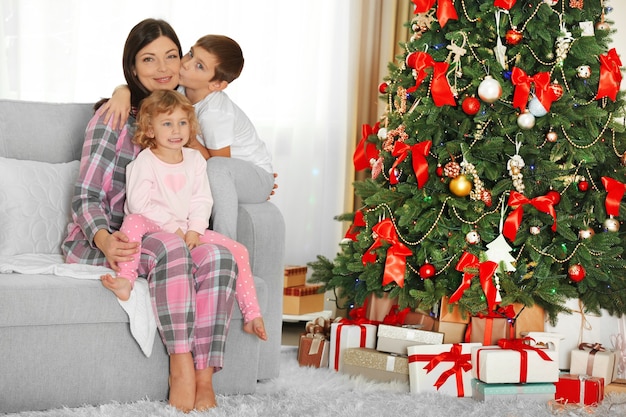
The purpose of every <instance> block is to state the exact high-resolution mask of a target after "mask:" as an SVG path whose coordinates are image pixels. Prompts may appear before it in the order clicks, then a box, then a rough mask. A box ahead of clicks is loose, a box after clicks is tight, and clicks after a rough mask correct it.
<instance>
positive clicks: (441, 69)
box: [430, 62, 456, 107]
mask: <svg viewBox="0 0 626 417" xmlns="http://www.w3.org/2000/svg"><path fill="white" fill-rule="evenodd" d="M449 66H450V64H448V63H447V62H435V64H434V71H433V80H432V83H431V85H430V91H431V93H432V95H433V101H434V102H435V106H437V107H441V106H443V105H445V104H449V105H450V106H456V100H455V99H454V95H453V94H452V89H451V88H450V83H449V82H448V76H447V72H448V67H449Z"/></svg>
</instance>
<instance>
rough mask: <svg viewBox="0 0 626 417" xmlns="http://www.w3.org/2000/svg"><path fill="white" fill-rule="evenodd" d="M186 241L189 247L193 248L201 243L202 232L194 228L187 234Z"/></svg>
mask: <svg viewBox="0 0 626 417" xmlns="http://www.w3.org/2000/svg"><path fill="white" fill-rule="evenodd" d="M185 243H186V244H187V247H188V248H189V249H193V248H195V247H196V246H198V245H199V244H200V234H199V233H198V232H194V231H193V230H189V231H188V232H187V233H186V234H185Z"/></svg>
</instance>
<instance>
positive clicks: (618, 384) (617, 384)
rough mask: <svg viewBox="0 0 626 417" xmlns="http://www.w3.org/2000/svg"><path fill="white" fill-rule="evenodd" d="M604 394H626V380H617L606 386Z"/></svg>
mask: <svg viewBox="0 0 626 417" xmlns="http://www.w3.org/2000/svg"><path fill="white" fill-rule="evenodd" d="M604 392H617V393H623V394H626V379H616V380H614V381H613V382H611V383H610V384H609V385H605V386H604Z"/></svg>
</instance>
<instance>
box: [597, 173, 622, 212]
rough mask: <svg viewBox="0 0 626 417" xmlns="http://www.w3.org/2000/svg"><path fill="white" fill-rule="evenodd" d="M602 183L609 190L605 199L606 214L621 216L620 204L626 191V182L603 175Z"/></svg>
mask: <svg viewBox="0 0 626 417" xmlns="http://www.w3.org/2000/svg"><path fill="white" fill-rule="evenodd" d="M602 185H604V189H605V190H606V192H607V195H606V199H605V200H604V207H605V208H606V214H608V215H610V216H619V206H620V204H621V202H622V198H623V197H624V193H625V192H626V184H623V183H621V182H619V181H617V180H614V179H613V178H611V177H602Z"/></svg>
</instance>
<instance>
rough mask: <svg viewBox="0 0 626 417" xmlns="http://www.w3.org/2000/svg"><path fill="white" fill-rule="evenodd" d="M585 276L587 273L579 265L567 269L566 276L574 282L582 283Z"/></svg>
mask: <svg viewBox="0 0 626 417" xmlns="http://www.w3.org/2000/svg"><path fill="white" fill-rule="evenodd" d="M585 275H587V272H586V271H585V268H583V266H582V265H581V264H575V265H570V267H569V268H567V276H568V277H569V279H571V280H572V281H574V282H580V281H582V280H583V279H584V278H585Z"/></svg>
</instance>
